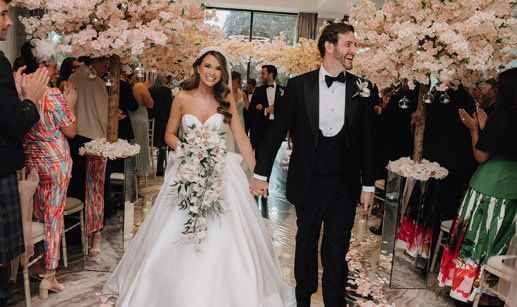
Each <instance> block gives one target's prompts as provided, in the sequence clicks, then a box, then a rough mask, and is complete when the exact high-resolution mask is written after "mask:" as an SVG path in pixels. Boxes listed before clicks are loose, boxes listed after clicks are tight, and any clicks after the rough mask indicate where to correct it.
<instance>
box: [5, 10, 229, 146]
mask: <svg viewBox="0 0 517 307" xmlns="http://www.w3.org/2000/svg"><path fill="white" fill-rule="evenodd" d="M15 5H18V6H23V7H26V8H28V9H45V10H46V13H45V14H44V15H43V16H41V17H27V18H20V20H21V22H22V24H23V25H24V26H25V30H26V32H27V33H28V34H29V36H31V37H37V38H43V37H47V36H48V34H49V33H50V32H51V31H54V32H55V33H57V34H60V35H62V39H61V41H60V43H59V44H58V45H57V49H58V51H59V52H60V53H65V54H70V55H73V56H82V55H86V56H91V57H100V56H108V57H110V60H111V65H110V76H111V77H112V78H113V81H114V83H113V85H112V86H111V88H110V99H109V115H108V117H109V120H108V122H109V127H108V139H109V140H110V141H116V139H117V133H118V131H117V130H118V113H117V112H118V100H119V80H120V69H121V65H123V64H131V63H134V62H135V60H136V61H138V63H140V64H141V65H143V67H144V68H145V69H158V70H161V71H168V72H180V73H182V72H184V71H190V70H191V68H190V67H191V66H190V67H189V65H191V64H192V62H193V60H194V59H193V58H194V57H195V56H196V55H197V54H196V51H197V50H198V45H197V42H196V41H195V38H197V37H198V36H203V37H205V38H209V39H212V40H213V39H216V38H218V37H223V36H224V33H223V32H222V31H221V30H220V29H219V28H218V27H216V26H211V25H209V24H206V23H205V22H204V21H205V18H212V17H213V16H214V12H213V11H206V10H205V8H204V5H200V4H198V3H197V2H196V1H195V0H178V1H174V0H28V1H21V0H18V1H17V2H15Z"/></svg>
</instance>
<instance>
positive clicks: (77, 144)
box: [67, 135, 91, 201]
mask: <svg viewBox="0 0 517 307" xmlns="http://www.w3.org/2000/svg"><path fill="white" fill-rule="evenodd" d="M89 141H91V139H89V138H86V137H84V136H80V135H76V136H75V137H74V138H73V139H68V145H70V156H71V157H72V162H73V163H72V178H71V179H70V184H69V185H68V191H67V196H70V197H75V198H78V199H80V200H82V201H84V193H85V186H86V157H85V156H81V155H79V148H81V147H83V145H84V143H87V142H89Z"/></svg>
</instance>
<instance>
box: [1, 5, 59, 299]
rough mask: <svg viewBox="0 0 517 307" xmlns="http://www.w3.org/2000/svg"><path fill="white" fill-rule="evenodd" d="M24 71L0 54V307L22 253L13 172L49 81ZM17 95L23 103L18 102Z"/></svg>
mask: <svg viewBox="0 0 517 307" xmlns="http://www.w3.org/2000/svg"><path fill="white" fill-rule="evenodd" d="M9 2H10V0H0V41H5V40H6V37H7V31H8V30H9V27H10V26H12V21H11V19H10V18H9V15H8V7H9V6H8V4H9ZM24 69H25V67H21V68H20V69H18V70H17V71H16V73H15V74H14V77H13V70H12V68H11V64H10V63H9V60H7V58H6V57H5V56H4V53H3V52H1V51H0V92H1V93H2V99H0V114H1V115H0V160H1V161H9V163H0V220H1V221H2V222H1V224H0V306H7V296H8V285H9V280H8V272H7V264H8V263H9V262H10V261H11V260H12V259H14V258H16V257H18V256H19V255H21V254H22V253H23V252H24V251H25V244H24V239H23V228H22V217H21V216H22V213H21V205H20V198H19V195H20V194H19V191H18V181H17V175H16V171H17V170H20V169H22V167H23V165H24V163H25V155H24V152H23V146H22V137H23V136H24V135H25V133H27V132H28V131H29V129H30V128H31V127H32V126H33V125H34V124H35V123H37V122H38V120H39V118H40V116H39V114H38V109H37V107H36V105H35V104H34V102H35V101H37V100H38V99H39V98H40V97H41V96H43V93H44V92H45V87H46V85H47V83H48V81H49V77H48V76H47V70H46V69H45V68H40V69H37V70H36V72H35V73H34V74H32V75H31V76H27V75H24V74H22V72H23V70H24ZM19 95H21V96H22V97H23V98H24V99H23V100H22V101H21V102H20V99H19Z"/></svg>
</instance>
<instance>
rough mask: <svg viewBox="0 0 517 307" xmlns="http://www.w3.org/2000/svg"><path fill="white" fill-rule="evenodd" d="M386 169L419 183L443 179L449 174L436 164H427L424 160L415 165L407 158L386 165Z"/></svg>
mask: <svg viewBox="0 0 517 307" xmlns="http://www.w3.org/2000/svg"><path fill="white" fill-rule="evenodd" d="M388 169H389V170H390V171H392V172H394V173H397V174H399V175H401V176H403V177H410V178H414V179H416V180H421V181H426V180H428V179H429V178H435V179H443V178H445V177H447V175H448V174H449V171H448V170H447V169H446V168H444V167H441V166H440V164H438V163H436V162H429V161H428V160H425V159H424V160H422V162H420V163H417V162H415V161H413V160H411V158H409V157H403V158H400V159H398V160H397V161H390V162H389V163H388Z"/></svg>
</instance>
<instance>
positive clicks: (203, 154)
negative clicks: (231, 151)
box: [171, 124, 226, 251]
mask: <svg viewBox="0 0 517 307" xmlns="http://www.w3.org/2000/svg"><path fill="white" fill-rule="evenodd" d="M189 128H190V130H189V132H188V133H186V134H184V135H183V137H181V138H180V139H179V141H178V146H177V148H176V156H177V161H176V164H177V167H176V171H175V173H174V179H173V184H172V185H171V188H172V191H173V192H174V193H177V196H178V200H179V205H178V207H179V209H180V210H185V211H186V212H187V215H188V217H187V219H188V220H187V221H186V223H185V229H184V231H183V232H182V233H183V234H184V238H183V240H184V241H185V242H190V243H193V244H194V250H195V251H200V250H201V242H202V239H203V238H205V237H206V236H207V230H208V226H207V220H208V219H216V218H219V217H220V215H221V214H223V213H224V210H223V207H222V204H221V201H222V200H223V197H222V186H223V184H222V180H221V179H220V178H221V177H222V173H223V171H224V166H225V158H226V145H225V144H226V142H225V140H224V137H223V134H224V133H218V132H217V131H216V130H215V129H211V128H210V127H208V126H201V127H200V128H197V127H196V125H195V124H193V125H192V126H190V127H189Z"/></svg>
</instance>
